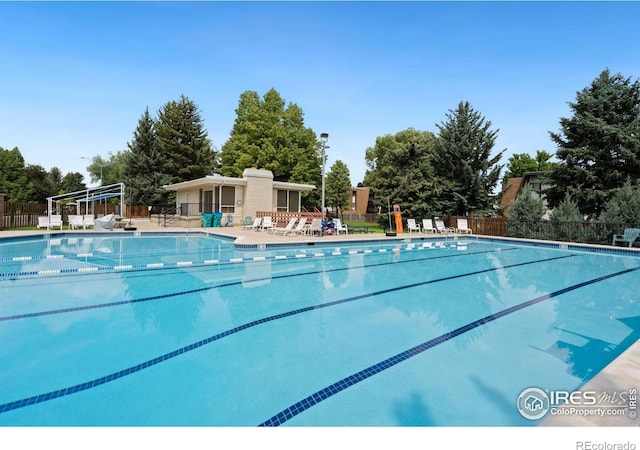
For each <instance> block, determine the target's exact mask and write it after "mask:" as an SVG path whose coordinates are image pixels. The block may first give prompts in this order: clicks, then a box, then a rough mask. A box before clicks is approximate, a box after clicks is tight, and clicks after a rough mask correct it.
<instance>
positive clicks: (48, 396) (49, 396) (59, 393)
mask: <svg viewBox="0 0 640 450" xmlns="http://www.w3.org/2000/svg"><path fill="white" fill-rule="evenodd" d="M574 256H576V255H563V256H556V257H553V258H546V259H542V260H536V261H528V262H523V263H517V264H512V265H509V266H504V267H492V268H489V269H483V270H477V271H474V272H469V273H466V274H461V275H451V276H447V277H443V278H439V279H435V280H428V281H421V282H418V283H412V284H409V285H405V286H399V287H395V288H388V289H383V290H380V291H375V292H369V293H366V294H360V295H356V296H353V297H348V298H343V299H340V300H335V301H332V302H327V303H322V304H320V305H312V306H306V307H304V308H299V309H294V310H292V311H288V312H284V313H280V314H275V315H273V316H267V317H264V318H262V319H257V320H253V321H251V322H247V323H245V324H243V325H240V326H237V327H235V328H231V329H229V330H226V331H223V332H221V333H218V334H215V335H213V336H210V337H208V338H206V339H203V340H201V341H198V342H195V343H193V344H190V345H187V346H184V347H181V348H179V349H177V350H174V351H172V352H169V353H165V354H164V355H161V356H158V357H156V358H153V359H150V360H148V361H145V362H143V363H140V364H137V365H135V366H131V367H129V368H127V369H123V370H119V371H117V372H113V373H111V374H109V375H105V376H103V377H100V378H96V379H94V380H91V381H86V382H84V383H80V384H76V385H75V386H69V387H66V388H62V389H58V390H55V391H51V392H47V393H45V394H38V395H34V396H32V397H28V398H24V399H22V400H15V401H13V402H9V403H4V404H0V414H2V413H5V412H8V411H12V410H14V409H19V408H24V407H26V406H30V405H34V404H37V403H42V402H46V401H49V400H53V399H56V398H60V397H65V396H67V395H71V394H75V393H78V392H82V391H86V390H87V389H92V388H94V387H96V386H100V385H103V384H106V383H109V382H111V381H114V380H117V379H119V378H123V377H125V376H127V375H131V374H133V373H136V372H140V371H141V370H143V369H147V368H149V367H151V366H155V365H156V364H159V363H161V362H164V361H167V360H169V359H172V358H175V357H177V356H180V355H182V354H184V353H187V352H190V351H192V350H196V349H198V348H200V347H203V346H205V345H207V344H210V343H212V342H215V341H218V340H220V339H222V338H225V337H227V336H231V335H232V334H236V333H239V332H240V331H243V330H246V329H248V328H253V327H255V326H257V325H262V324H264V323H268V322H272V321H274V320H279V319H284V318H285V317H290V316H295V315H298V314H302V313H305V312H309V311H314V310H319V309H324V308H328V307H330V306H336V305H340V304H343V303H350V302H353V301H356V300H362V299H365V298H370V297H375V296H377V295H384V294H388V293H391V292H395V291H400V290H404V289H410V288H414V287H418V286H423V285H427V284H433V283H437V282H440V281H446V280H451V279H455V278H461V277H465V276H471V275H477V274H480V273H487V272H493V271H497V270H502V269H507V268H510V267H518V266H526V265H530V264H538V263H541V262H548V261H553V260H559V259H565V258H571V257H574ZM638 268H640V267H638ZM630 270H635V269H629V270H627V271H630ZM405 359H406V358H405ZM314 395H315V394H314ZM332 395H333V394H332ZM302 402H305V400H303V401H302ZM299 403H300V402H299ZM316 403H317V402H316ZM296 405H297V404H296ZM274 417H275V416H274ZM270 420H271V419H270ZM265 423H266V422H265Z"/></svg>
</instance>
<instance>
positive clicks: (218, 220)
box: [212, 212, 222, 227]
mask: <svg viewBox="0 0 640 450" xmlns="http://www.w3.org/2000/svg"><path fill="white" fill-rule="evenodd" d="M212 215H213V226H214V227H220V226H222V213H220V212H215V213H213V214H212Z"/></svg>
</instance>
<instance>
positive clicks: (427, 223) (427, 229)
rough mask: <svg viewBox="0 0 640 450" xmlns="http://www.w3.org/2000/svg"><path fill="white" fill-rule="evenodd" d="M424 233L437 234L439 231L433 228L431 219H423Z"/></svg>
mask: <svg viewBox="0 0 640 450" xmlns="http://www.w3.org/2000/svg"><path fill="white" fill-rule="evenodd" d="M422 232H423V233H437V232H438V230H436V229H435V227H434V226H433V221H432V220H431V219H422Z"/></svg>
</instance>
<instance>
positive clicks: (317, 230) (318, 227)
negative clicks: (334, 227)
mask: <svg viewBox="0 0 640 450" xmlns="http://www.w3.org/2000/svg"><path fill="white" fill-rule="evenodd" d="M309 232H310V233H311V234H312V235H314V234H317V235H319V236H322V219H313V220H312V221H311V226H310V227H309Z"/></svg>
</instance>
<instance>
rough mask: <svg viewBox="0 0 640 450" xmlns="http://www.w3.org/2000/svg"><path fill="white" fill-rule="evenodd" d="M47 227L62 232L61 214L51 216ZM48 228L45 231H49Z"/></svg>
mask: <svg viewBox="0 0 640 450" xmlns="http://www.w3.org/2000/svg"><path fill="white" fill-rule="evenodd" d="M49 227H51V228H55V227H60V229H61V230H62V214H52V215H51V218H50V219H49ZM49 227H47V230H48V229H49Z"/></svg>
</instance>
